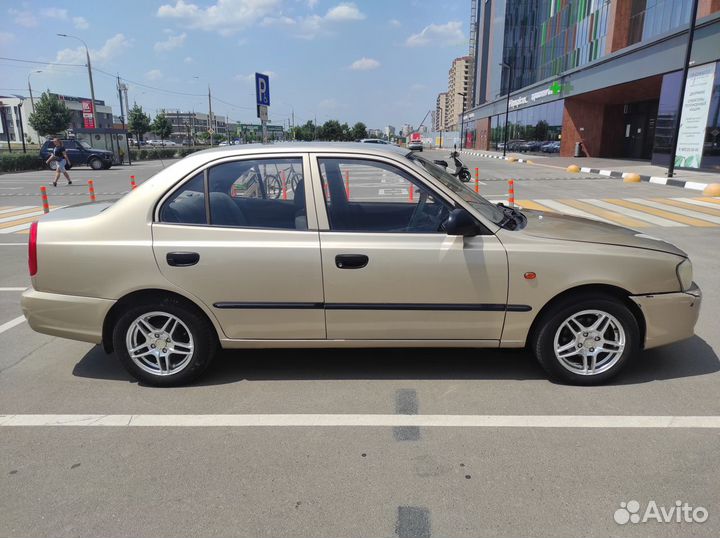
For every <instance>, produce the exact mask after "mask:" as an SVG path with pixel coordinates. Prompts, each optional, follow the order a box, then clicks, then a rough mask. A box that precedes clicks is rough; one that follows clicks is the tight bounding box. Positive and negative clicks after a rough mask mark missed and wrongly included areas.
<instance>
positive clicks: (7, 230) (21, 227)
mask: <svg viewBox="0 0 720 538" xmlns="http://www.w3.org/2000/svg"><path fill="white" fill-rule="evenodd" d="M30 224H31V223H29V222H26V223H25V224H18V225H17V226H11V227H10V228H0V234H11V233H13V232H20V231H22V230H27V229H29V228H30Z"/></svg>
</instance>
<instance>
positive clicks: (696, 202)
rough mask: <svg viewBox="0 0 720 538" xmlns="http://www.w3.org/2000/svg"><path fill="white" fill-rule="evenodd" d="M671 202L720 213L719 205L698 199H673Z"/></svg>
mask: <svg viewBox="0 0 720 538" xmlns="http://www.w3.org/2000/svg"><path fill="white" fill-rule="evenodd" d="M663 199H665V198H663ZM656 200H659V198H656ZM671 200H677V201H678V202H684V203H686V204H692V205H693V206H695V207H708V208H711V209H714V210H715V211H719V212H720V207H718V206H717V204H711V203H710V202H703V201H702V200H699V199H697V198H671ZM713 214H715V212H713ZM719 214H720V213H719Z"/></svg>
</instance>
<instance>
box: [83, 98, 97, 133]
mask: <svg viewBox="0 0 720 538" xmlns="http://www.w3.org/2000/svg"><path fill="white" fill-rule="evenodd" d="M93 106H94V104H93V102H92V101H83V102H82V115H83V127H84V128H85V129H94V128H95V118H93Z"/></svg>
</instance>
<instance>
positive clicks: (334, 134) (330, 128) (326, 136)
mask: <svg viewBox="0 0 720 538" xmlns="http://www.w3.org/2000/svg"><path fill="white" fill-rule="evenodd" d="M343 134H344V133H343V128H342V126H341V125H340V122H339V121H337V120H328V121H326V122H325V123H323V124H322V127H320V133H319V135H320V140H328V141H335V140H343V139H344V137H343Z"/></svg>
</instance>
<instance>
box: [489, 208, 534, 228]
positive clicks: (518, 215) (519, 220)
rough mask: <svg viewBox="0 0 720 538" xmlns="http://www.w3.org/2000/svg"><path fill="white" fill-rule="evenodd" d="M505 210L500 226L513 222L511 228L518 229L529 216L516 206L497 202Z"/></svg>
mask: <svg viewBox="0 0 720 538" xmlns="http://www.w3.org/2000/svg"><path fill="white" fill-rule="evenodd" d="M496 205H497V207H499V208H500V209H501V210H502V212H503V215H504V217H503V219H502V221H500V224H498V226H501V227H503V228H504V227H505V226H506V225H507V224H510V223H511V222H512V223H513V226H512V228H510V229H511V230H517V229H518V228H519V227H520V226H524V225H525V223H526V222H527V217H526V216H525V215H523V214H522V212H521V211H520V210H519V209H517V208H515V207H511V206H508V205H505V204H503V203H499V204H496Z"/></svg>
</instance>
